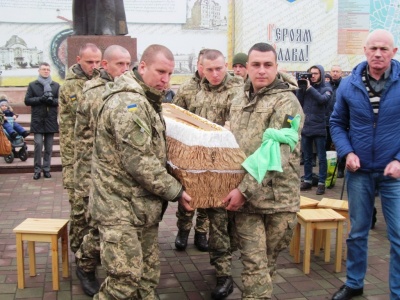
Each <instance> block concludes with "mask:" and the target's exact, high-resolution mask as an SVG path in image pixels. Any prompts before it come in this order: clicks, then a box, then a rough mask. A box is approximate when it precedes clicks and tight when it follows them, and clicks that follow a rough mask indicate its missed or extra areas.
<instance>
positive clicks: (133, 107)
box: [126, 104, 137, 112]
mask: <svg viewBox="0 0 400 300" xmlns="http://www.w3.org/2000/svg"><path fill="white" fill-rule="evenodd" d="M126 108H127V109H128V111H130V112H134V111H136V110H137V104H129V105H128V106H127V107H126Z"/></svg>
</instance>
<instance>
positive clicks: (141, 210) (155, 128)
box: [89, 72, 182, 226]
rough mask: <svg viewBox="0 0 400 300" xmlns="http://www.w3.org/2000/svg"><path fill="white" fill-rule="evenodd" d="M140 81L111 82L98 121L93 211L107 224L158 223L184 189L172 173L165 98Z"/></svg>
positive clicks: (132, 78) (134, 76)
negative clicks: (164, 110) (168, 150)
mask: <svg viewBox="0 0 400 300" xmlns="http://www.w3.org/2000/svg"><path fill="white" fill-rule="evenodd" d="M138 77H139V75H138V74H137V73H135V74H134V73H133V72H126V73H125V74H123V75H122V76H120V77H118V78H117V79H115V81H114V82H110V83H107V85H106V91H105V93H104V95H103V96H104V99H105V100H104V103H103V105H102V107H101V109H100V111H99V114H98V118H97V127H96V130H95V138H94V144H93V157H92V180H93V186H92V188H91V191H90V195H89V211H90V214H91V216H92V218H93V220H94V221H96V222H98V223H99V225H103V226H112V225H114V226H115V225H126V224H130V225H132V224H133V225H134V226H150V225H154V224H156V223H158V222H159V221H160V220H161V218H162V214H163V211H164V210H165V208H166V206H167V202H166V201H174V200H176V198H177V196H178V195H179V194H180V193H181V191H182V185H181V184H180V183H179V182H178V181H177V180H176V179H175V178H174V177H172V176H171V175H170V174H168V172H167V169H166V166H167V148H166V136H165V123H164V119H163V117H162V111H161V109H162V108H161V103H162V99H163V97H164V94H163V93H162V92H159V91H157V90H155V89H152V88H150V87H148V86H146V85H145V84H144V83H143V82H142V81H141V80H140V79H138Z"/></svg>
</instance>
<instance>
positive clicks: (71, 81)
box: [58, 43, 102, 253]
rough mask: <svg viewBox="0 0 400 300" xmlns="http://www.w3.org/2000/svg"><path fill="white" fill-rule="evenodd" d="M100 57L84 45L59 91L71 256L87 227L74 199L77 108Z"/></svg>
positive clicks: (80, 205) (81, 205)
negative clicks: (85, 85) (68, 205)
mask: <svg viewBox="0 0 400 300" xmlns="http://www.w3.org/2000/svg"><path fill="white" fill-rule="evenodd" d="M101 55H102V54H101V51H100V49H99V48H98V47H97V46H96V45H94V44H90V43H88V44H85V45H84V46H83V47H82V48H81V49H80V50H79V56H78V57H77V63H76V64H74V65H73V66H71V67H70V68H69V70H68V72H67V75H66V78H65V82H64V84H63V85H62V86H61V87H60V90H59V99H58V101H59V120H60V128H59V129H60V154H61V164H62V171H63V185H64V188H65V189H67V191H68V200H69V203H70V205H71V213H70V230H69V241H70V247H71V250H72V252H74V253H75V252H76V251H78V249H79V246H80V244H81V243H82V239H83V236H84V229H85V228H87V222H86V218H85V206H86V205H85V203H82V201H81V200H82V199H75V190H74V168H73V165H74V162H75V158H74V149H75V137H74V128H75V120H76V108H77V106H78V103H79V102H81V101H82V99H83V97H82V90H83V85H84V84H85V82H86V81H88V80H90V79H91V78H92V76H93V70H94V69H95V68H98V67H99V66H100V61H101ZM80 142H81V141H80Z"/></svg>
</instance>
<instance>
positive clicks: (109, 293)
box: [93, 224, 160, 300]
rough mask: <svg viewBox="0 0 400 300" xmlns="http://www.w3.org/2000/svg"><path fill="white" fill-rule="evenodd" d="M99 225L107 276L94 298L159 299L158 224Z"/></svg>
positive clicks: (102, 299)
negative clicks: (157, 294) (157, 293)
mask: <svg viewBox="0 0 400 300" xmlns="http://www.w3.org/2000/svg"><path fill="white" fill-rule="evenodd" d="M98 228H99V233H100V255H101V263H102V265H103V267H104V269H105V270H106V272H107V277H106V279H105V280H104V282H103V283H102V285H101V286H100V291H99V293H98V294H96V295H95V296H94V298H93V299H101V300H105V299H146V300H147V299H148V300H153V299H156V294H155V288H156V287H157V284H158V282H159V279H160V259H159V248H158V224H156V225H153V226H150V227H140V228H138V227H133V226H128V225H126V226H122V225H121V226H99V227H98Z"/></svg>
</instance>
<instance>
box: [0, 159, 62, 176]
mask: <svg viewBox="0 0 400 300" xmlns="http://www.w3.org/2000/svg"><path fill="white" fill-rule="evenodd" d="M61 170H62V167H61V157H52V158H51V172H59V171H61ZM15 173H32V174H33V158H31V157H29V158H28V159H27V160H26V161H21V160H20V159H19V158H14V161H13V162H12V163H10V164H9V163H6V161H5V160H4V158H3V157H0V174H15Z"/></svg>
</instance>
